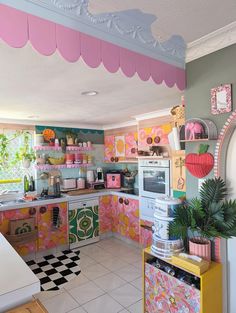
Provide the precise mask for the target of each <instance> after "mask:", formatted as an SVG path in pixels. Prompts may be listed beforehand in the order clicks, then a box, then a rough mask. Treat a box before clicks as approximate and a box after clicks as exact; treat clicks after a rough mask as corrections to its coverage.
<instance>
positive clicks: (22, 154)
mask: <svg viewBox="0 0 236 313" xmlns="http://www.w3.org/2000/svg"><path fill="white" fill-rule="evenodd" d="M30 137H31V134H30V133H29V132H24V133H23V145H22V147H20V149H19V150H18V151H17V152H16V154H15V160H14V163H18V162H20V161H21V162H22V165H23V167H24V168H29V167H30V165H31V162H33V161H35V159H36V155H35V152H34V150H33V149H32V147H31V146H30V139H31V138H30Z"/></svg>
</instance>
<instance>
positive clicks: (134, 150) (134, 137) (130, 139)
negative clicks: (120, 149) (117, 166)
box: [125, 132, 138, 158]
mask: <svg viewBox="0 0 236 313" xmlns="http://www.w3.org/2000/svg"><path fill="white" fill-rule="evenodd" d="M125 156H126V158H135V157H137V156H138V132H129V133H128V134H126V135H125Z"/></svg>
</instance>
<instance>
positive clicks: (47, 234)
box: [38, 203, 68, 250]
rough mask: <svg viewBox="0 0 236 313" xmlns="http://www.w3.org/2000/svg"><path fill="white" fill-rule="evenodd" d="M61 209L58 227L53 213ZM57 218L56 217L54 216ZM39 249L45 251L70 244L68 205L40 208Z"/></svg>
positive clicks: (59, 204)
mask: <svg viewBox="0 0 236 313" xmlns="http://www.w3.org/2000/svg"><path fill="white" fill-rule="evenodd" d="M54 208H59V218H58V221H59V223H58V226H55V225H54V223H53V212H54V214H55V209H54ZM54 218H55V215H54ZM38 231H39V238H38V249H39V250H45V249H51V248H55V247H56V246H60V245H65V244H67V243H68V214H67V203H57V204H50V205H47V206H40V207H38Z"/></svg>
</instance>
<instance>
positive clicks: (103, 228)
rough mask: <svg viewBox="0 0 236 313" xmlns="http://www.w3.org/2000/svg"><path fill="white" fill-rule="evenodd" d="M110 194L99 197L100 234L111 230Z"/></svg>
mask: <svg viewBox="0 0 236 313" xmlns="http://www.w3.org/2000/svg"><path fill="white" fill-rule="evenodd" d="M111 211H112V210H111V196H102V197H100V199H99V211H98V213H99V230H100V234H104V233H107V232H110V231H112V214H111V213H112V212H111Z"/></svg>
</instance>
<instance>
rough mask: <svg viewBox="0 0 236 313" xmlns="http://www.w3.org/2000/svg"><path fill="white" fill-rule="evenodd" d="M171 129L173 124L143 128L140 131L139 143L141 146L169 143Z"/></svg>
mask: <svg viewBox="0 0 236 313" xmlns="http://www.w3.org/2000/svg"><path fill="white" fill-rule="evenodd" d="M171 129H172V128H171V124H164V125H161V126H154V127H146V128H141V129H140V130H139V133H138V144H139V146H141V147H147V146H156V145H165V144H168V143H169V140H168V134H169V133H170V132H171Z"/></svg>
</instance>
